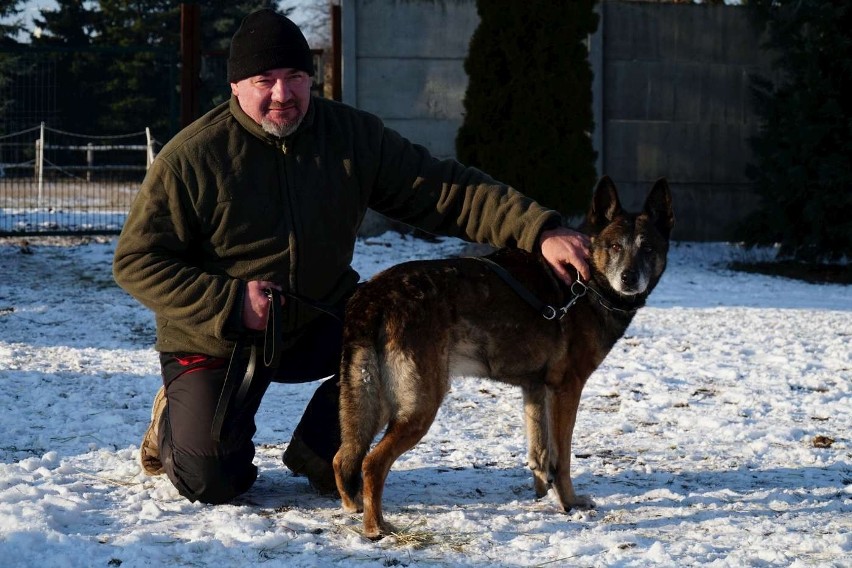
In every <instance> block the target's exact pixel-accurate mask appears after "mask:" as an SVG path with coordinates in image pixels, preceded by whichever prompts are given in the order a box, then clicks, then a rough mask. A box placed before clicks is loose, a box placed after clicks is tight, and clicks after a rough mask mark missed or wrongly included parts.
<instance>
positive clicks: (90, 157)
mask: <svg viewBox="0 0 852 568" xmlns="http://www.w3.org/2000/svg"><path fill="white" fill-rule="evenodd" d="M94 147H95V146H94V144H92V143H91V142H89V143H88V144H87V145H86V148H87V150H86V165H88V169H87V170H86V181H92V166H94V165H95V151H94V149H93V148H94Z"/></svg>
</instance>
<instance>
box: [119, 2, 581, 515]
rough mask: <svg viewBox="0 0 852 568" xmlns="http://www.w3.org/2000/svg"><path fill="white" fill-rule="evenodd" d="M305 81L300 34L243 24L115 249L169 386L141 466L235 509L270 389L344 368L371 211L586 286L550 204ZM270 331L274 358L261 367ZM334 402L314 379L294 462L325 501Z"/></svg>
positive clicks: (572, 242) (333, 393)
mask: <svg viewBox="0 0 852 568" xmlns="http://www.w3.org/2000/svg"><path fill="white" fill-rule="evenodd" d="M312 74H313V62H312V57H311V52H310V49H309V48H308V44H307V41H306V40H305V38H304V36H303V35H302V33H301V31H300V30H299V28H298V27H297V26H296V25H295V24H293V23H292V22H291V21H290V20H288V19H287V18H286V17H284V16H282V15H279V14H277V13H275V12H273V11H272V10H268V9H264V10H259V11H257V12H253V13H252V14H250V15H248V16H247V17H246V18H245V19H244V20H243V22H242V24H241V26H240V28H239V29H238V30H237V32H236V33H235V34H234V37H233V41H232V43H231V48H230V56H229V59H228V81H229V82H230V84H231V91H232V95H233V96H232V97H231V99H230V101H229V102H227V103H225V104H222V105H220V106H218V107H217V108H215V109H213V110H212V111H210V112H209V113H207V114H206V115H205V116H203V117H201V118H200V119H198V120H197V121H196V122H195V123H193V124H191V125H190V126H188V127H187V128H185V129H184V130H183V131H181V132H180V133H178V134H177V135H176V136H175V138H174V139H173V140H171V141H170V142H169V143H168V144H166V145H165V146H164V147H163V149H162V151H161V152H160V153H159V155H158V156H157V159H156V160H155V161H154V163H153V164H152V166H151V168H150V170H149V172H148V174H147V176H146V178H145V181H144V182H143V184H142V187H141V190H140V192H139V195H138V196H137V198H136V200H135V201H134V203H133V206H132V208H131V211H130V214H129V215H128V218H127V221H126V223H125V226H124V229H123V231H122V234H121V236H120V238H119V240H118V244H117V246H116V251H115V259H114V274H115V279H116V281H117V282H118V283H119V284H120V285H121V286H122V287H123V288H124V289H125V290H127V291H128V292H129V293H130V294H132V295H133V296H134V297H135V298H137V299H138V300H139V301H140V302H142V303H143V304H144V305H145V306H147V307H148V308H150V309H151V310H153V311H154V313H155V316H156V320H157V341H156V345H155V348H156V350H157V351H159V352H160V362H161V366H162V374H163V388H161V389H160V391H159V392H158V393H157V396H156V397H155V401H154V408H153V410H152V417H151V425H150V427H149V429H148V431H147V433H146V434H145V438H144V440H143V442H142V448H141V452H140V454H141V455H140V458H141V462H142V467H143V469H144V470H145V472H146V473H148V474H151V475H159V474H161V473H163V472H165V473H166V474H167V475H168V477H169V479H170V480H171V481H172V483H173V484H174V485H175V487H177V489H178V491H179V492H180V493H181V495H183V496H185V497H187V498H188V499H190V500H193V501H195V500H200V501H202V502H206V503H222V502H225V501H229V500H230V499H232V498H233V497H235V496H236V495H239V494H241V493H243V492H244V491H246V490H247V489H248V488H249V487H251V485H252V484H253V483H254V480H255V478H256V476H257V468H256V467H255V466H254V465H253V464H252V459H253V457H254V445H253V442H252V436H253V435H254V432H255V422H254V419H255V414H256V412H257V409H258V407H259V405H260V402H261V399H262V397H263V395H264V393H265V391H266V389H267V387H268V386H269V384H270V383H271V382H301V381H313V380H318V379H321V378H323V377H328V376H330V375H334V374H336V373H337V366H338V364H339V360H340V350H341V334H342V324H341V322H340V318H341V317H342V313H343V306H344V304H345V302H346V299H347V298H348V297H349V296H350V295H351V293H352V292H353V290H354V288H355V285H356V283H357V281H358V275H357V274H356V273H355V271H354V270H353V269H352V268H351V266H350V262H351V260H352V255H353V250H354V246H355V239H356V233H357V230H358V227H359V225H360V223H361V221H362V219H363V217H364V214H365V211H366V209H367V207H371V208H373V209H375V210H377V211H380V212H382V213H384V214H386V215H388V216H390V217H392V218H395V219H398V220H400V221H403V222H405V223H409V224H411V225H413V226H416V227H419V228H421V229H423V230H425V231H429V232H432V233H436V234H442V235H452V236H458V237H462V238H464V239H467V240H470V241H476V242H488V243H491V244H493V245H496V246H512V247H520V248H524V249H527V250H530V251H532V250H534V249H540V250H541V252H542V254H543V255H544V257H545V258H546V259H547V261H548V262H549V263H550V264H551V265H552V266H553V268H554V270H555V271H556V272H557V273H558V274H559V275H561V276H562V277H563V278H564V279H566V281H568V280H569V279H570V276H568V265H569V264H571V265H573V266H575V267H577V269H579V271H580V273H581V275H582V276H583V277H588V268H587V266H586V263H585V258H586V256H587V254H588V251H587V248H586V247H587V242H586V241H585V238H584V237H582V236H580V235H579V234H577V233H575V232H573V231H570V230H568V229H563V228H561V227H560V216H559V215H558V214H557V213H556V212H554V211H550V210H548V209H545V208H543V207H541V206H540V205H538V204H537V203H535V202H533V201H532V200H530V199H528V198H526V197H525V196H523V195H521V194H520V193H518V192H517V191H515V190H514V189H512V188H510V187H508V186H506V185H504V184H501V183H499V182H497V181H494V180H493V179H491V178H489V177H488V176H487V175H485V174H483V173H482V172H480V171H478V170H475V169H473V168H466V167H464V166H462V165H461V164H459V163H457V162H456V161H454V160H437V159H434V158H433V157H432V156H430V155H429V153H428V152H427V150H426V149H425V148H422V147H420V146H417V145H414V144H411V143H410V142H409V141H407V140H405V139H404V138H402V137H401V136H400V135H399V134H397V133H396V132H394V131H392V130H389V129H387V128H385V127H384V126H383V125H382V123H381V121H380V120H379V119H378V118H377V117H375V116H373V115H370V114H368V113H365V112H362V111H359V110H356V109H353V108H351V107H347V106H345V105H342V104H339V103H336V102H333V101H328V100H325V99H320V98H312V97H311V95H310V87H311V75H312ZM277 292H281V293H282V294H283V298H284V299H283V300H279V299H278V298H279V296H278V295H277ZM271 300H273V301H274V302H275V303H274V304H273V301H271ZM270 307H272V308H274V309H272V310H271V312H270ZM279 312H280V313H279ZM270 313H271V314H272V315H270ZM268 318H269V321H270V322H275V326H276V328H275V329H274V330H270V329H267V323H266V322H267V319H268ZM270 325H271V324H270ZM279 325H280V326H281V328H282V330H281V331H279V330H278V329H277V326H279ZM264 332H266V338H265V339H269V337H270V336H271V337H272V344H271V345H272V346H273V347H275V345H277V347H275V348H274V349H272V350H273V351H275V352H277V353H278V354H280V363H278V364H275V363H274V362H273V363H272V364H270V365H268V366H267V365H266V364H261V363H259V362H257V364H255V359H254V358H252V355H256V353H257V351H258V350H260V349H262V347H261V346H259V342H260V341H261V340H263V339H264V338H262V337H260V336H262V335H263V334H264ZM252 346H253V347H252ZM270 349H271V348H270ZM266 354H267V353H266V352H265V351H264V355H266ZM247 358H248V360H249V363H247V362H246V360H247ZM275 359H278V357H277V356H276V357H275ZM247 369H249V370H247ZM251 369H253V372H252V371H251ZM243 376H244V378H243ZM235 377H236V380H237V382H239V385H240V386H239V389H236V388H235V386H234V385H235V384H236V383H234V382H233V381H234V378H235ZM241 379H242V380H241ZM337 396H338V386H337V384H336V381H335V380H334V379H330V380H328V381H326V382H324V383H322V384H321V386H320V388H319V389H317V392H316V393H315V395H314V397H313V398H312V400H311V401H310V403H309V404H308V407H307V409H306V410H305V413H304V415H303V416H302V419H301V421H300V422H299V424H298V426H297V427H296V429H295V431H294V433H293V437H292V440H291V441H290V444H289V445H288V447H287V450H286V452H285V454H284V463H285V464H286V465H287V466H288V467H289V468H290V469H291V470H292V471H293V472H294V473H295V474H304V475H307V476H308V479H309V481H310V483H311V485H312V486H314V487H315V488H316V489H318V490H319V491H323V492H324V491H329V492H333V491H334V479H333V472H332V469H331V460H332V458H333V456H334V454H335V452H336V450H337V448H338V446H339V444H340V432H339V422H338V416H337V408H338V407H337Z"/></svg>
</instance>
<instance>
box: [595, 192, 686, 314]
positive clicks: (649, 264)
mask: <svg viewBox="0 0 852 568" xmlns="http://www.w3.org/2000/svg"><path fill="white" fill-rule="evenodd" d="M673 226H674V214H673V213H672V198H671V192H670V191H669V184H668V183H667V182H666V180H665V179H664V178H661V179H659V180H658V181H657V182H656V183H655V184H654V186H653V187H652V188H651V192H650V193H649V194H648V196H647V197H646V199H645V205H644V207H643V208H642V211H641V212H639V213H628V212H626V211H624V210H623V209H622V208H621V202H620V201H619V199H618V191H617V190H616V188H615V184H614V183H613V181H612V180H611V179H610V178H609V177H606V176H604V177H602V178H601V179H600V181H599V182H598V184H597V186H596V187H595V193H594V198H593V199H592V205H591V207H590V208H589V212H588V213H587V215H586V219H585V222H584V224H583V229H582V230H583V231H584V232H585V233H587V234H588V235H589V236H590V237H591V241H592V246H591V254H590V259H589V260H590V265H591V268H592V272H593V276H592V279H593V280H594V281H595V283H596V284H597V285H598V286H603V287H604V288H605V289H609V290H611V291H612V292H614V293H615V294H616V295H618V296H620V297H622V298H625V299H628V298H629V299H637V300H639V299H642V298H644V297H645V296H647V295H648V294H650V293H651V290H653V288H654V286H656V285H657V282H658V281H659V279H660V276H661V275H662V274H663V270H665V268H666V255H667V254H668V250H669V237H670V235H671V232H672V227H673Z"/></svg>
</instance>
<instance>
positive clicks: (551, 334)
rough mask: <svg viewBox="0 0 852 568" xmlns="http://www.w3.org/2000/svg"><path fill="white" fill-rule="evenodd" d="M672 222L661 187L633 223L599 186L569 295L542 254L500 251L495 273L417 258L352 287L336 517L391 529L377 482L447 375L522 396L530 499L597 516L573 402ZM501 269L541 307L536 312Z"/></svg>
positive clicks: (651, 268) (647, 289) (433, 404)
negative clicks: (513, 389)
mask: <svg viewBox="0 0 852 568" xmlns="http://www.w3.org/2000/svg"><path fill="white" fill-rule="evenodd" d="M673 224H674V216H673V214H672V207H671V194H670V192H669V187H668V183H667V182H666V181H665V179H660V180H659V181H657V182H656V183H655V184H654V186H653V188H652V189H651V191H650V193H649V194H648V196H647V198H646V201H645V205H644V208H643V210H642V211H641V212H640V213H637V214H630V213H626V212H625V211H623V210H622V208H621V204H620V202H619V199H618V193H617V191H616V188H615V185H614V184H613V182H612V181H611V180H610V179H609V178H608V177H604V178H602V179H601V180H600V181H599V182H598V184H597V186H596V188H595V192H594V197H593V200H592V204H591V207H590V209H589V212H588V214H587V215H586V219H585V221H584V223H583V226H582V227H581V231H582V232H585V233H586V234H588V235H589V236H590V239H591V251H590V259H589V264H590V268H591V272H592V277H591V279H590V281H589V282H588V283H577V282H575V283H574V284H573V285H572V286H570V287H568V286H566V285H565V284H564V283H562V282H561V281H560V280H558V279H557V278H556V277H555V276H554V274H553V273H552V272H551V270H550V268H549V267H548V265H547V263H546V262H545V261H544V259H543V258H541V256H540V255H534V254H530V253H527V252H524V251H518V250H511V251H510V250H501V251H497V252H496V253H494V254H493V255H490V256H489V257H487V258H488V259H490V261H491V262H493V263H496V264H498V265H499V266H500V267H502V269H501V268H499V267H498V268H493V265H489V262H488V261H485V262H483V261H481V259H475V258H456V259H448V260H434V261H415V262H408V263H404V264H400V265H398V266H395V267H392V268H390V269H388V270H386V271H384V272H382V273H380V274H378V275H377V276H375V277H374V278H373V279H371V280H370V281H368V282H366V283H365V284H363V285H362V286H361V287H360V288H359V289H358V291H357V292H356V293H355V295H354V296H353V297H352V299H351V300H350V301H349V303H348V306H347V316H346V326H345V330H344V339H343V341H344V347H343V356H342V360H341V371H340V390H341V392H340V421H341V430H342V445H341V447H340V450H339V451H338V452H337V455H335V457H334V472H335V480H336V483H337V489H338V491H339V492H340V496H341V498H342V501H343V508H344V510H346V511H347V512H360V511H363V513H364V535H365V536H366V537H368V538H372V539H376V538H381V537H382V536H384V535H387V534H389V533H391V532H393V527H392V526H391V525H390V524H388V523H387V522H385V520H384V519H383V517H382V492H383V490H384V485H385V479H386V478H387V475H388V472H389V470H390V468H391V466H392V465H393V463H394V461H396V459H397V458H398V457H399V456H400V455H402V454H403V453H404V452H406V451H407V450H409V449H411V448H412V447H414V445H415V444H417V442H419V441H420V439H421V438H422V437H423V436H424V435H425V434H426V432H427V431H428V430H429V427H430V426H431V424H432V422H433V421H434V419H435V415H436V414H437V412H438V408H439V406H440V405H441V402H442V401H443V399H444V396H445V395H446V394H447V392H448V390H449V388H450V380H451V377H455V376H477V377H490V378H491V379H494V380H497V381H501V382H504V383H509V384H512V385H517V386H520V387H521V389H522V390H523V400H524V415H525V417H526V430H527V440H528V444H529V467H530V468H531V469H532V472H533V482H534V487H535V494H536V496H537V497H543V496H544V495H545V494H546V493H547V491H548V489H549V488H550V487H551V485H553V486H554V488H555V489H556V496H557V498H558V499H559V504H560V505H561V506H562V508H563V509H564V510H565V511H569V510H570V509H572V508H578V509H587V508H591V507H594V503H593V502H592V500H591V498H589V497H588V496H585V495H578V494H576V493H575V492H574V486H573V484H572V482H571V477H570V467H571V437H572V435H573V431H574V423H575V420H576V417H577V408H578V406H579V403H580V394H581V392H582V390H583V386H584V385H585V383H586V380H587V379H588V378H589V376H590V375H591V374H592V372H593V371H594V370H595V369H596V368H597V367H598V365H600V363H601V361H603V359H604V357H606V355H607V353H609V351H610V349H612V346H613V345H614V344H615V342H616V341H617V340H618V339H619V338H620V337H621V336H622V335H623V334H624V331H625V330H626V329H627V326H628V324H630V321H631V320H632V319H633V316H634V314H635V313H636V310H638V309H639V308H640V307H642V306H643V305H644V303H645V299H646V298H647V297H648V294H650V293H651V290H653V289H654V286H656V284H657V282H658V281H659V279H660V276H661V275H662V273H663V270H664V269H665V267H666V255H667V253H668V249H669V235H670V233H671V230H672V226H673ZM500 272H503V275H504V276H506V272H508V273H509V274H510V275H511V277H510V279H514V280H515V281H516V282H517V283H520V285H521V287H522V288H523V289H525V291H526V292H527V294H528V295H530V297H532V296H534V297H535V298H538V299H540V300H541V302H542V305H547V306H548V308H547V309H545V310H542V311H540V310H539V309H538V308H536V309H534V308H533V307H532V306H531V303H530V302H528V301H525V300H524V299H522V293H523V290H521V291H520V292H519V291H518V290H516V289H514V288H513V287H512V286H511V285H509V284H508V283H507V281H505V280H504V278H503V277H501V276H500ZM553 306H561V308H560V309H556V308H553ZM543 315H544V316H545V317H543ZM554 315H555V317H553V316H554ZM548 318H549V319H548ZM385 426H387V429H386V431H385V434H384V436H383V437H382V438H381V440H380V441H379V442H378V444H377V445H376V446H375V448H373V449H372V451H370V446H371V444H372V442H373V440H374V438H375V437H376V436H377V435H378V434H379V432H380V431H381V430H382V428H384V427H385ZM362 472H363V483H362V479H361V474H362Z"/></svg>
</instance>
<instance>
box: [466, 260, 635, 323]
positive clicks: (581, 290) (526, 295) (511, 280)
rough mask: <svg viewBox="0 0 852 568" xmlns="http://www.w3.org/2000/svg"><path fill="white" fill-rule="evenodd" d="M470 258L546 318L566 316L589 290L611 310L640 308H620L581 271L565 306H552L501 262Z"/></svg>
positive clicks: (572, 285) (632, 310)
mask: <svg viewBox="0 0 852 568" xmlns="http://www.w3.org/2000/svg"><path fill="white" fill-rule="evenodd" d="M469 258H473V259H475V260H478V261H480V262H482V263H484V264H485V265H486V266H488V267H489V268H490V269H491V270H492V271H494V273H495V274H497V276H499V277H500V278H501V279H502V280H503V282H505V283H506V284H508V285H509V287H510V288H512V290H514V291H515V292H516V293H517V294H518V295H519V296H520V297H521V298H523V299H524V300H525V301H526V302H527V303H528V304H529V305H530V306H532V307H533V308H535V310H536V311H537V312H538V313H539V314H541V317H543V318H544V319H546V320H553V319H556V318H557V317H558V318H559V319H560V320H561V319H562V318H564V317H565V314H567V313H568V310H570V309H571V306H573V305H574V304H576V303H577V301H578V300H579V299H580V298H582V297H583V296H585V295H586V293H587V292H591V293H592V294H594V295H595V296H597V298H598V303H599V304H600V305H601V306H603V307H604V308H605V309H607V310H609V311H611V312H621V313H625V314H634V313H636V311H637V310H638V309H639V308H638V307H637V308H633V309H630V310H625V309H623V308H619V307H617V306H614V305H613V304H612V303H611V302H609V301H608V300H607V299H606V298H604V297H603V295H602V294H601V293H600V292H598V291H597V290H595V289H594V288H592V287H591V286H589V285H588V284H585V283H583V282H582V281H581V280H580V273H579V271H578V272H577V279H576V280H574V282H572V283H571V288H570V291H571V298H570V299H569V300H568V303H566V304H565V305H564V306H562V307H558V308H557V307H555V306H552V305H550V304H546V303H544V302H542V301H541V300H539V299H538V298H537V297H536V296H535V295H533V293H532V292H530V291H529V290H527V289H526V288H525V287H524V286H523V285H522V284H521V283H520V282H518V281H517V280H516V279H515V277H514V276H512V275H511V273H509V271H508V270H506V269H505V268H503V267H502V266H500V265H499V264H497V263H496V262H494V261H493V260H491V259H490V258H485V257H482V256H472V257H469Z"/></svg>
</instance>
